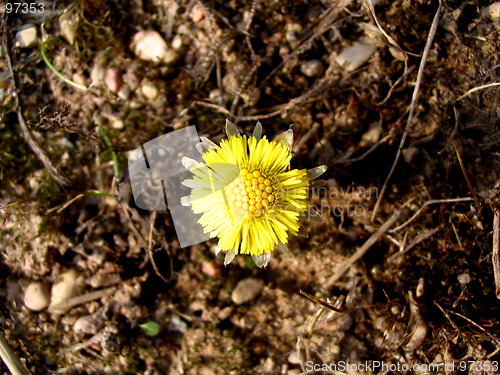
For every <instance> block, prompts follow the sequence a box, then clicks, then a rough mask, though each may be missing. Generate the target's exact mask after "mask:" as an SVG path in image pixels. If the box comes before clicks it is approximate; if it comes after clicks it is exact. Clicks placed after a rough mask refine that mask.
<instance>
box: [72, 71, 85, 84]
mask: <svg viewBox="0 0 500 375" xmlns="http://www.w3.org/2000/svg"><path fill="white" fill-rule="evenodd" d="M73 81H74V82H76V83H78V84H79V85H82V86H87V85H88V81H87V77H85V76H84V75H83V74H82V73H78V72H77V73H74V74H73Z"/></svg>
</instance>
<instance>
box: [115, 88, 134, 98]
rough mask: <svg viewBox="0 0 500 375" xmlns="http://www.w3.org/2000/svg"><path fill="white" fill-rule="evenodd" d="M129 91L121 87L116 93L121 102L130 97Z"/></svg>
mask: <svg viewBox="0 0 500 375" xmlns="http://www.w3.org/2000/svg"><path fill="white" fill-rule="evenodd" d="M130 94H131V92H130V89H129V88H128V87H127V86H123V87H122V88H121V90H120V91H118V94H117V95H118V97H119V98H120V99H123V100H127V99H128V98H129V97H130Z"/></svg>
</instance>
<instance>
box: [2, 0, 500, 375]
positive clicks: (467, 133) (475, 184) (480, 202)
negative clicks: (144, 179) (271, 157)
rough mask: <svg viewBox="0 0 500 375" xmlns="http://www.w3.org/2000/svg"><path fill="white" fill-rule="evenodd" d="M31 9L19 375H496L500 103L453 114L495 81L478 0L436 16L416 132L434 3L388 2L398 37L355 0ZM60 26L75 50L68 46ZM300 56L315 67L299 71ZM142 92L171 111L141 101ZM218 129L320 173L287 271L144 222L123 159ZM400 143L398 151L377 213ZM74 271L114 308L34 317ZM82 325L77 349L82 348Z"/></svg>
mask: <svg viewBox="0 0 500 375" xmlns="http://www.w3.org/2000/svg"><path fill="white" fill-rule="evenodd" d="M372 2H375V1H374V0H372ZM40 3H43V4H45V7H44V12H40V13H35V14H23V13H22V12H21V11H19V12H17V13H16V12H14V11H12V12H10V13H8V12H7V8H6V6H5V5H0V11H1V13H2V45H3V50H2V53H1V60H0V64H1V71H2V73H1V74H0V99H1V103H0V104H1V106H0V116H1V120H2V121H1V122H0V129H1V132H0V142H1V145H0V155H1V156H0V176H1V180H2V184H1V187H0V207H1V211H0V212H1V215H2V216H1V231H0V239H1V241H0V249H1V251H2V257H1V259H0V299H1V302H2V303H1V307H0V325H1V326H2V328H3V330H2V331H3V336H4V338H5V339H6V341H7V342H8V344H9V346H10V347H11V348H12V350H13V351H14V353H15V354H16V355H17V356H18V357H19V358H20V359H21V361H22V362H23V363H24V364H25V366H26V368H27V369H29V370H30V371H31V372H32V373H35V374H48V373H53V374H172V375H173V374H204V375H207V374H289V375H293V374H295V375H297V374H300V373H311V374H312V373H316V374H321V373H325V374H326V373H334V372H328V371H327V370H332V371H333V370H334V369H335V368H334V367H333V366H332V367H330V368H329V369H326V368H325V367H324V366H323V368H321V369H319V368H317V369H318V371H309V372H308V370H311V364H312V363H314V364H318V365H323V364H325V365H331V364H333V365H338V366H340V364H342V363H349V364H350V365H351V366H360V365H364V364H367V363H371V364H372V365H373V361H383V363H384V365H387V366H392V367H389V368H385V369H383V368H377V367H369V368H368V369H363V368H361V367H358V368H356V367H351V368H350V369H349V371H348V370H343V369H341V368H340V367H338V368H337V370H339V371H341V372H343V373H410V371H409V370H408V371H407V370H406V369H407V368H411V366H414V365H417V366H418V365H421V366H422V367H421V368H420V372H418V371H416V372H415V373H425V372H426V370H425V367H423V366H424V365H428V364H435V365H436V366H437V367H434V370H433V371H434V372H437V373H470V374H494V373H498V370H497V371H495V364H496V368H498V367H500V363H499V361H500V355H499V354H498V353H499V352H500V326H499V322H498V316H499V314H500V310H499V306H500V304H499V299H497V297H496V292H497V291H496V287H495V279H494V274H493V265H492V260H491V259H492V251H493V246H492V243H493V233H494V231H495V228H494V227H493V217H494V212H495V210H498V209H499V206H498V194H499V190H498V183H497V181H499V178H500V176H499V171H500V168H499V166H500V165H499V155H500V153H499V152H500V147H499V145H500V131H499V125H500V120H499V115H500V112H499V111H500V110H499V106H498V104H499V93H500V91H499V89H498V86H493V87H487V88H480V89H478V90H477V91H474V92H471V93H469V94H468V95H466V96H464V94H466V93H468V90H471V89H473V88H477V87H480V86H482V85H487V84H491V83H496V82H499V81H500V77H499V72H500V69H499V67H500V62H499V56H500V43H499V40H500V37H499V33H500V26H499V23H498V22H494V21H492V20H491V19H489V18H487V17H481V15H480V12H481V9H483V8H484V7H485V6H486V5H488V4H489V3H490V2H489V1H485V0H475V1H470V2H465V3H463V2H460V1H451V0H450V1H444V2H443V6H442V9H441V13H440V16H439V18H440V20H439V24H438V26H437V31H436V35H435V37H434V40H433V42H432V45H431V46H430V52H429V55H428V57H427V59H426V65H425V67H424V69H423V71H422V74H421V84H420V86H419V90H418V97H417V100H416V102H415V107H414V111H413V113H412V118H411V121H410V122H409V123H408V125H409V126H408V128H407V122H408V118H409V108H410V104H411V102H412V96H413V95H414V91H415V88H416V82H417V77H418V73H419V65H420V63H421V61H422V55H423V52H424V49H425V46H426V41H427V38H428V35H429V32H430V29H431V25H432V23H433V19H434V17H435V14H436V11H437V9H438V2H437V1H428V0H416V1H411V2H409V1H406V0H396V1H379V2H377V3H378V4H377V5H375V8H374V9H375V13H376V17H377V19H378V21H379V24H380V27H381V28H382V29H383V30H384V31H385V33H387V34H386V35H387V36H388V37H389V38H390V39H389V38H387V37H385V36H384V35H383V34H382V33H381V31H380V29H379V28H378V27H377V25H376V22H375V20H374V18H373V16H372V15H371V14H370V12H369V10H368V8H367V7H366V6H362V5H361V3H362V2H355V1H349V0H344V1H340V0H338V1H334V0H330V1H328V0H322V1H320V0H312V1H308V2H299V1H254V2H253V3H252V2H251V1H249V2H244V1H240V0H232V1H173V0H166V1H144V2H143V1H130V2H125V1H115V0H111V1H104V2H98V1H94V0H90V1H88V0H85V1H81V2H80V3H76V4H73V3H70V2H68V1H56V2H53V3H52V2H43V1H42V2H40ZM365 3H366V2H363V4H365ZM63 14H64V15H65V17H68V19H69V20H70V21H71V23H72V25H73V26H72V27H71V28H70V29H72V30H73V31H74V32H75V35H74V42H73V44H71V43H70V42H69V41H68V39H67V37H65V36H64V33H63V32H62V31H61V22H60V18H61V16H62V15H63ZM28 23H32V24H34V25H35V26H36V28H37V31H38V41H37V42H36V44H35V45H33V46H31V47H29V48H20V47H19V46H18V45H16V33H17V32H18V31H19V30H21V29H22V27H23V26H25V25H26V24H28ZM140 30H156V31H157V32H159V33H160V34H161V36H162V37H163V38H164V39H165V40H166V41H167V44H168V45H169V46H172V45H180V47H179V48H178V49H177V51H176V53H177V55H178V58H177V60H176V61H174V62H173V63H170V64H166V63H152V62H147V61H143V60H141V59H139V58H138V57H137V56H136V55H135V54H134V52H133V51H132V48H131V42H132V39H133V36H134V35H135V34H136V33H137V32H138V31H140ZM365 39H368V40H370V42H371V43H374V44H375V45H376V49H375V52H374V53H373V54H372V55H371V57H370V58H369V59H368V60H367V61H366V62H365V63H363V64H362V65H361V66H360V67H359V68H357V69H356V70H354V71H351V72H349V71H346V69H344V68H343V67H341V66H339V65H338V64H337V63H336V60H335V57H336V56H338V55H339V54H340V53H341V52H342V51H343V50H345V49H346V48H348V47H350V46H352V45H353V44H354V43H356V42H357V41H360V40H365ZM390 40H392V41H393V43H392V44H391V41H390ZM43 42H46V43H45V44H44V46H45V52H46V59H47V60H48V61H49V62H50V63H51V64H52V65H53V66H54V67H55V69H56V70H57V71H58V72H60V74H61V75H62V76H64V77H66V78H68V79H70V80H72V81H75V82H77V83H79V84H82V85H84V86H90V85H91V84H92V78H93V77H91V72H92V71H93V70H94V72H97V71H98V70H99V69H101V70H102V69H104V70H106V69H110V68H114V69H116V72H117V74H118V76H119V77H122V79H123V88H122V91H120V92H119V93H114V92H112V91H111V90H110V88H109V86H107V85H106V84H105V83H104V82H102V81H100V82H95V83H93V84H92V85H91V86H90V88H89V89H87V90H86V91H83V90H79V89H78V88H75V87H74V86H71V85H70V84H68V83H66V82H64V81H63V79H61V78H60V77H58V76H56V75H55V74H54V72H53V71H51V70H50V69H49V67H48V65H47V63H46V61H45V60H44V58H43V57H42V54H41V47H42V43H43ZM397 46H399V47H397ZM311 60H319V61H320V62H321V64H322V65H323V67H324V70H323V71H318V72H316V73H314V74H312V75H310V76H309V75H306V74H304V69H305V68H306V66H305V65H304V64H306V63H307V62H309V61H311ZM9 65H10V66H11V67H12V69H13V71H14V73H15V77H16V79H15V80H14V79H12V77H11V74H10V72H9V69H10V67H9ZM145 85H153V86H154V87H156V88H157V89H158V96H157V97H156V98H154V99H153V98H152V97H150V98H148V97H147V95H145V94H144V89H143V88H144V86H145ZM19 114H20V115H22V117H23V118H24V119H25V121H26V127H27V128H28V129H29V130H30V133H31V137H32V138H33V139H35V140H36V141H37V142H38V143H39V145H40V148H39V149H38V151H34V150H33V147H32V144H31V145H30V143H29V142H28V141H27V137H26V132H24V133H23V130H22V126H21V125H22V124H21V123H20V116H19ZM226 118H229V119H230V120H232V121H233V122H235V123H236V124H237V125H238V126H239V128H240V129H241V130H242V131H244V132H246V133H247V134H251V132H252V130H253V128H254V126H255V123H256V122H257V120H260V121H261V123H262V124H263V128H264V133H265V134H266V135H267V136H268V137H272V136H274V135H275V134H277V133H279V132H281V131H283V130H286V129H288V127H289V126H290V124H293V130H294V134H295V147H294V154H295V156H294V159H293V162H292V165H293V167H296V168H311V167H314V166H316V165H319V164H326V165H327V166H328V170H327V172H326V174H325V175H324V176H323V177H324V178H325V180H327V185H326V188H324V189H323V190H314V191H313V192H312V194H311V201H312V203H313V204H315V205H316V206H317V207H323V210H322V211H323V215H324V222H323V223H315V222H310V221H305V222H304V226H305V228H306V229H307V230H308V232H309V237H308V238H304V237H297V238H293V239H292V240H291V242H290V244H289V248H290V249H291V251H292V252H293V254H294V258H293V259H292V260H288V259H286V258H285V257H284V256H283V255H282V254H280V253H279V251H275V252H274V253H273V256H272V258H271V261H270V263H269V266H268V267H267V268H266V269H259V268H257V267H255V265H254V264H253V262H252V260H251V259H250V258H246V257H244V256H238V257H236V259H235V260H234V261H233V263H231V264H230V265H228V266H227V267H224V266H223V257H222V256H221V255H219V256H218V257H215V255H214V247H215V240H211V241H208V242H205V243H201V244H198V245H194V246H190V247H187V248H180V246H179V243H178V240H177V236H176V234H175V230H174V226H173V221H172V218H171V215H170V213H169V211H168V210H167V211H159V212H157V213H156V215H153V214H152V213H151V212H147V211H144V210H140V209H138V208H137V207H136V206H135V203H134V200H133V198H132V195H131V192H130V183H129V180H128V176H127V173H126V169H127V157H128V155H129V152H130V151H131V150H134V149H136V148H137V147H140V146H141V145H142V144H144V143H145V142H147V141H149V140H151V139H153V138H155V137H158V136H160V135H162V134H165V133H168V132H171V131H174V130H177V129H180V128H183V127H185V126H187V125H189V124H195V125H196V127H197V131H198V133H199V134H200V135H203V136H207V137H209V138H210V139H212V140H214V141H217V142H218V141H219V140H220V139H222V138H223V126H224V123H225V120H226ZM405 129H406V137H407V138H406V140H405V143H404V145H403V156H402V157H401V158H400V159H399V161H398V162H397V165H396V168H395V170H394V173H393V174H392V177H391V178H390V180H389V182H388V184H387V190H386V191H385V194H384V195H383V196H381V192H382V186H383V185H384V182H385V180H386V177H387V176H388V174H389V172H390V170H391V166H392V165H393V163H394V161H395V158H396V154H397V151H398V148H399V146H400V142H401V139H402V137H404V136H405V135H404V134H405ZM23 134H24V135H23ZM42 151H43V153H44V154H45V155H46V156H47V158H48V160H50V162H51V163H52V164H53V165H54V166H55V167H56V169H57V170H56V171H55V172H53V173H50V171H49V170H48V169H47V162H45V163H44V162H43V160H42V158H43V157H42V156H41V152H42ZM114 155H116V157H117V160H114V159H113V157H114ZM459 158H461V160H462V162H463V167H462V166H461V164H460V161H459ZM116 167H118V172H119V174H118V176H116V177H115V175H114V173H115V172H114V168H116ZM58 176H60V177H62V178H59V181H58ZM63 179H65V180H67V184H63V183H62V182H63ZM467 179H468V180H469V183H468V181H467ZM496 183H497V185H496V188H495V184H496ZM378 198H381V200H380V207H379V208H378V210H377V211H376V212H375V214H374V209H375V204H376V202H377V199H378ZM456 198H471V199H469V200H462V201H457V200H454V199H456ZM472 198H473V199H472ZM431 200H440V201H437V202H435V201H432V202H430V201H431ZM405 203H406V205H405ZM421 208H423V210H422V211H421V212H420V213H419V214H418V215H417V216H416V217H415V218H414V219H413V220H411V221H410V222H409V223H407V224H405V225H403V224H404V223H405V222H406V221H407V220H408V219H410V218H411V217H412V216H413V215H414V214H416V213H417V212H418V210H419V209H421ZM398 210H400V216H399V218H398V219H397V220H396V222H395V223H394V224H393V225H392V226H390V228H389V229H388V230H386V231H385V232H384V233H383V234H382V235H381V236H380V238H379V239H378V240H377V241H375V243H374V244H373V245H372V246H371V247H370V248H369V249H368V250H367V252H366V253H365V254H364V255H363V256H362V257H361V259H360V260H359V261H357V262H355V263H354V264H353V265H352V266H350V267H349V268H348V270H347V271H346V273H345V274H344V275H343V276H342V277H340V278H339V279H338V280H337V281H332V277H333V275H335V274H336V271H338V270H339V269H340V267H342V265H343V264H345V262H347V261H348V259H349V258H350V257H351V256H352V255H353V254H354V253H355V252H356V250H357V249H359V248H360V247H361V246H362V245H363V244H365V243H366V241H367V240H368V239H369V238H370V236H371V235H372V234H374V233H375V232H376V231H377V229H378V228H380V227H381V226H382V225H383V224H384V223H385V222H387V221H388V220H390V218H391V215H392V214H393V213H394V212H396V211H398ZM373 214H374V217H373V218H372V215H373ZM151 226H153V228H154V231H153V232H152V235H151V234H150V230H151ZM496 230H498V228H496ZM150 241H151V244H150V243H149V242H150ZM149 250H150V251H149ZM150 254H152V259H151V256H150ZM70 269H74V270H76V271H77V272H78V275H79V278H78V280H77V284H78V288H77V291H76V292H75V293H76V295H77V296H88V294H89V293H91V292H95V291H100V290H101V291H102V290H104V291H105V292H104V294H105V295H103V296H100V297H99V298H97V297H96V298H90V299H92V300H91V301H87V302H82V303H80V304H78V305H76V306H73V307H70V308H68V309H66V310H65V311H64V312H62V313H59V314H56V313H54V312H50V311H49V310H47V309H44V310H42V311H40V312H34V311H31V310H29V309H28V308H27V307H26V306H25V305H24V303H23V293H24V290H25V288H26V286H27V285H28V284H29V283H30V282H33V281H42V282H44V283H46V284H48V285H49V286H50V285H53V284H54V283H57V282H58V281H59V280H60V277H61V275H62V274H63V273H65V272H66V271H68V270H70ZM249 276H254V277H257V278H261V279H262V280H264V281H265V287H264V289H263V291H262V293H260V295H259V296H258V297H256V298H255V299H253V300H252V301H250V302H248V303H246V304H243V305H235V304H233V303H232V300H231V292H232V290H233V289H234V287H235V285H236V284H237V283H238V281H240V280H242V279H244V278H245V277H249ZM106 288H113V289H110V292H109V293H106V291H107V289H106ZM300 290H304V291H306V292H307V293H309V294H311V295H314V296H315V297H317V298H319V299H321V300H322V301H325V302H327V301H329V303H330V304H332V305H335V303H336V302H338V303H339V304H340V303H341V302H342V306H343V307H342V308H343V309H346V311H345V312H343V313H338V312H333V311H330V310H328V309H327V308H324V307H322V306H321V305H320V304H317V303H315V302H313V301H311V300H309V299H307V298H305V297H304V296H303V295H301V294H299V291H300ZM82 317H86V318H85V319H86V320H85V324H86V326H85V327H86V330H85V331H84V332H81V331H80V332H78V330H77V329H75V322H77V320H78V319H80V318H82ZM147 322H156V323H157V324H158V325H159V333H158V334H155V335H153V336H148V335H147V334H146V332H145V331H144V330H143V329H141V328H140V325H141V324H144V323H147ZM80 323H81V321H80ZM468 361H476V362H475V364H474V363H473V362H468ZM403 365H406V366H408V367H403ZM445 365H447V366H448V367H445ZM452 365H453V367H451V366H452ZM1 366H3V365H0V368H2V367H1ZM308 366H309V367H308ZM396 366H399V367H396ZM465 367H467V368H465ZM2 369H3V371H4V373H8V371H7V369H6V368H5V367H3V368H2ZM365 370H366V371H365ZM384 370H385V371H384ZM452 370H453V371H452ZM427 372H432V371H427Z"/></svg>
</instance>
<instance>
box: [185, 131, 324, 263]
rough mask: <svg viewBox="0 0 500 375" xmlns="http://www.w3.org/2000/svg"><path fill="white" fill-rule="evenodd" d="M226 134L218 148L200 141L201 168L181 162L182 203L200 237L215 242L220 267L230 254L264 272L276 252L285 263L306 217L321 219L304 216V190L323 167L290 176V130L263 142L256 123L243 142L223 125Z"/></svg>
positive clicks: (192, 162) (189, 161)
mask: <svg viewBox="0 0 500 375" xmlns="http://www.w3.org/2000/svg"><path fill="white" fill-rule="evenodd" d="M226 133H227V135H228V139H227V140H222V141H221V143H220V146H217V145H216V144H214V143H213V142H211V141H210V140H208V139H206V138H201V140H202V142H201V143H200V144H198V149H199V150H200V152H201V153H202V155H203V159H204V161H205V163H199V162H197V161H195V160H192V159H188V158H183V164H184V166H185V167H186V168H188V169H189V170H190V171H191V173H192V174H193V179H188V180H185V181H183V185H185V186H187V187H188V188H191V189H192V190H191V195H189V196H187V197H183V199H182V203H183V204H184V205H189V206H191V209H192V211H193V212H194V213H195V214H201V217H200V219H199V220H198V223H199V224H201V226H202V227H203V230H204V232H205V233H210V236H211V237H212V238H213V237H218V238H219V242H218V245H217V253H218V252H220V251H224V252H226V258H225V260H224V264H226V265H227V264H229V263H230V262H231V261H232V260H233V258H234V256H235V255H236V254H250V255H251V256H252V258H253V260H254V261H255V264H256V265H257V266H259V267H265V266H267V264H268V263H269V259H270V255H271V252H272V251H273V249H274V248H275V247H276V246H279V247H280V248H281V250H282V252H283V253H284V254H285V256H287V257H289V258H291V256H292V255H291V253H290V251H289V250H288V248H287V246H286V244H287V243H288V237H289V233H291V234H294V235H297V234H298V232H299V229H300V226H301V224H300V220H301V219H302V218H304V217H305V216H306V215H307V216H309V217H311V216H313V218H318V217H319V218H321V217H320V216H319V214H317V213H316V212H315V211H314V210H312V209H311V208H309V210H308V201H307V190H308V187H309V182H310V181H311V180H312V179H314V178H316V177H318V176H319V175H321V174H322V173H323V172H325V170H326V167H325V166H321V167H317V168H314V169H312V170H309V171H307V170H305V169H302V170H298V169H293V170H290V160H291V158H292V154H291V146H292V142H293V132H292V130H288V131H286V132H284V133H282V134H280V135H278V136H277V137H276V138H275V139H274V140H272V141H269V140H268V139H267V138H266V137H265V136H264V137H261V133H262V126H261V124H260V123H257V125H256V127H255V130H254V132H253V135H252V136H251V137H247V136H246V135H240V134H239V131H238V129H237V128H236V126H235V125H234V124H232V123H231V122H229V121H226Z"/></svg>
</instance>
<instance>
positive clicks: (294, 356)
mask: <svg viewBox="0 0 500 375" xmlns="http://www.w3.org/2000/svg"><path fill="white" fill-rule="evenodd" d="M288 363H290V364H292V365H298V364H300V354H299V353H298V352H297V351H296V350H294V351H293V352H291V353H290V355H289V356H288Z"/></svg>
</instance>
